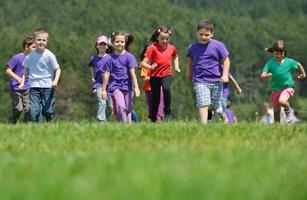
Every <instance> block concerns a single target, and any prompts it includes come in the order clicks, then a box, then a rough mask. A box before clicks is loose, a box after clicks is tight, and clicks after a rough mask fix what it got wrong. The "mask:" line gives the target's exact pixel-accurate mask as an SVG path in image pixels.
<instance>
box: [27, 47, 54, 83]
mask: <svg viewBox="0 0 307 200" xmlns="http://www.w3.org/2000/svg"><path fill="white" fill-rule="evenodd" d="M22 64H23V66H24V67H25V68H28V69H29V84H30V87H31V88H51V87H52V86H51V83H52V81H53V79H54V71H55V70H56V69H57V68H59V67H60V66H59V64H58V62H57V59H56V57H55V55H54V54H53V53H52V52H51V51H49V50H48V49H45V51H44V52H43V53H38V52H36V50H35V49H34V50H32V51H31V53H30V54H29V55H27V56H26V58H25V60H24V61H23V63H22Z"/></svg>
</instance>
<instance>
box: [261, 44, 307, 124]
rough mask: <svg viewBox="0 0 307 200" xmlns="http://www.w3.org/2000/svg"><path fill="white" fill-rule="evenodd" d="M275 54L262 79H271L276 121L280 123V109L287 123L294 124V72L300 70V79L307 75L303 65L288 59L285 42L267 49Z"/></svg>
mask: <svg viewBox="0 0 307 200" xmlns="http://www.w3.org/2000/svg"><path fill="white" fill-rule="evenodd" d="M265 50H266V51H267V52H270V53H272V54H273V58H272V59H271V60H269V61H268V62H267V63H266V64H265V66H264V67H263V69H262V73H261V75H260V77H261V78H263V79H264V78H269V77H271V78H272V79H271V89H272V95H271V98H272V105H273V109H274V121H275V122H277V123H279V122H280V109H281V107H283V108H284V111H285V114H286V122H287V123H292V121H293V115H292V113H293V112H291V111H292V109H291V107H290V103H289V100H290V98H291V97H292V96H293V94H294V81H293V78H292V71H293V70H298V71H299V73H300V74H299V76H298V77H297V78H298V79H304V78H306V73H305V70H304V68H303V66H302V65H301V63H299V62H297V61H295V60H293V59H291V58H288V57H286V53H287V50H286V46H285V43H284V41H283V40H278V41H276V42H275V43H274V44H273V46H271V47H269V48H266V49H265Z"/></svg>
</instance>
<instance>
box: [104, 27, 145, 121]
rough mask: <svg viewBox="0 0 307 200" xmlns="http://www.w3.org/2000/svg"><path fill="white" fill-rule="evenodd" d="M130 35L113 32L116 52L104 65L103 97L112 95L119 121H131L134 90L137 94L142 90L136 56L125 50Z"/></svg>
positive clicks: (112, 39) (115, 113) (112, 40)
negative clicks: (137, 73) (138, 79)
mask: <svg viewBox="0 0 307 200" xmlns="http://www.w3.org/2000/svg"><path fill="white" fill-rule="evenodd" d="M127 41H128V37H127V35H126V34H125V33H122V32H116V33H114V34H112V38H111V42H112V46H113V48H114V52H113V53H111V54H110V58H109V59H108V62H107V63H106V65H104V67H103V71H104V74H103V84H102V98H103V99H105V100H106V99H107V93H109V94H110V95H111V96H112V100H113V110H114V115H115V117H116V119H117V120H118V121H122V122H126V123H130V122H131V111H132V91H134V93H135V96H137V97H138V96H139V95H140V90H139V86H138V82H137V78H136V75H135V68H136V67H137V66H138V65H137V62H136V59H135V56H134V55H133V54H131V53H130V52H128V51H126V50H125V47H126V42H127Z"/></svg>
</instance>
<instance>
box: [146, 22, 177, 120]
mask: <svg viewBox="0 0 307 200" xmlns="http://www.w3.org/2000/svg"><path fill="white" fill-rule="evenodd" d="M171 36H172V32H171V30H170V29H169V28H168V27H166V26H161V27H158V28H156V30H155V31H154V33H153V35H152V36H151V39H150V42H152V44H151V45H149V47H148V48H147V50H146V52H145V54H144V59H143V61H142V62H141V65H142V66H143V67H145V68H147V69H149V70H151V71H150V80H149V82H150V87H151V93H152V103H151V116H150V119H151V121H152V122H156V121H157V114H158V110H159V104H160V98H161V96H160V93H161V87H162V90H163V101H164V118H165V119H167V120H170V119H171V118H172V117H171V82H172V76H171V75H172V60H173V61H174V69H175V71H177V72H180V69H179V59H178V54H177V49H176V48H175V46H173V45H171V44H170V43H169V40H170V37H171Z"/></svg>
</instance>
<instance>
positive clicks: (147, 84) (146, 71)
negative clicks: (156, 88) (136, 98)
mask: <svg viewBox="0 0 307 200" xmlns="http://www.w3.org/2000/svg"><path fill="white" fill-rule="evenodd" d="M141 77H150V70H149V69H146V68H145V67H142V69H141ZM142 89H143V90H144V91H151V87H150V82H149V81H145V82H144V83H143V87H142Z"/></svg>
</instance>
